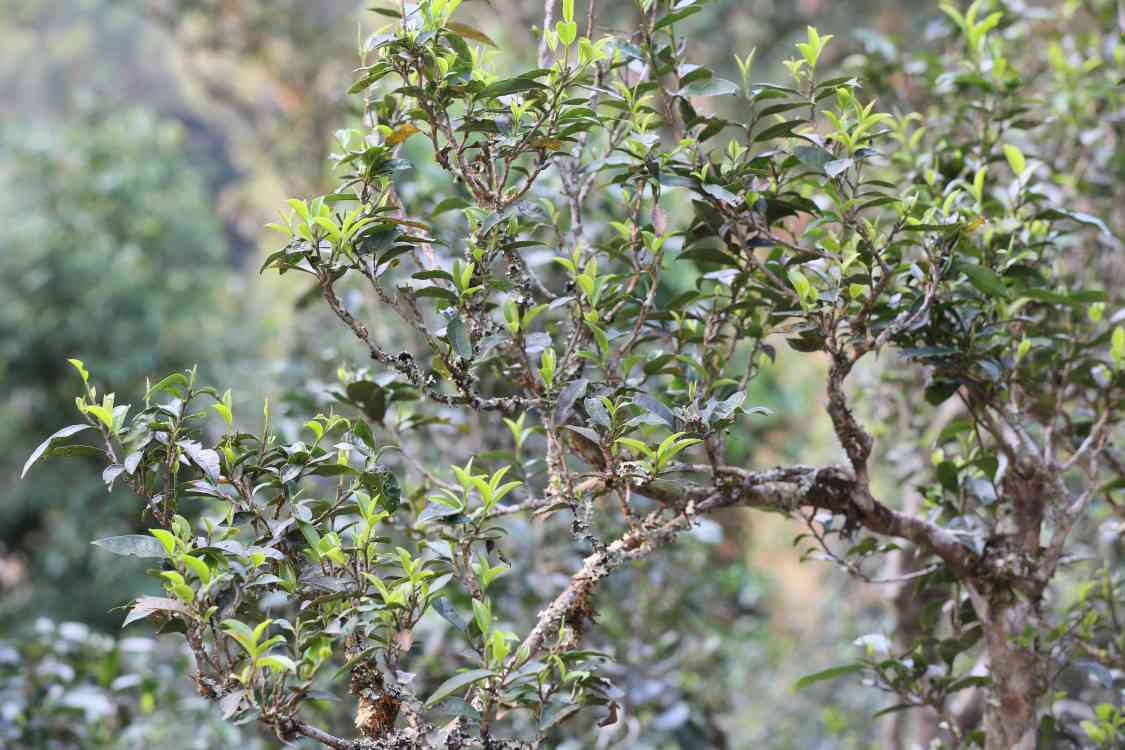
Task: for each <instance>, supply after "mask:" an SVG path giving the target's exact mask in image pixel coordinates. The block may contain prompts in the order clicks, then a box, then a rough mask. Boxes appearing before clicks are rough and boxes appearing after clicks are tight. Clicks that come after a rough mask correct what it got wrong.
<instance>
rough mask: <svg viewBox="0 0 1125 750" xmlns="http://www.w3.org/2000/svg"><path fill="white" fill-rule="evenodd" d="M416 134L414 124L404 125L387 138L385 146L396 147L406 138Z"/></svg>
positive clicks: (416, 129) (416, 130)
mask: <svg viewBox="0 0 1125 750" xmlns="http://www.w3.org/2000/svg"><path fill="white" fill-rule="evenodd" d="M417 132H418V128H416V127H414V123H410V122H408V123H406V124H405V125H403V126H402V127H401V128H399V129H398V130H396V131H395V132H393V133H391V134H390V135H388V136H387V140H386V144H387V145H388V146H397V145H398V144H400V143H402V142H404V141H405V140H406V139H407V138H409V137H410V136H412V135H414V134H415V133H417Z"/></svg>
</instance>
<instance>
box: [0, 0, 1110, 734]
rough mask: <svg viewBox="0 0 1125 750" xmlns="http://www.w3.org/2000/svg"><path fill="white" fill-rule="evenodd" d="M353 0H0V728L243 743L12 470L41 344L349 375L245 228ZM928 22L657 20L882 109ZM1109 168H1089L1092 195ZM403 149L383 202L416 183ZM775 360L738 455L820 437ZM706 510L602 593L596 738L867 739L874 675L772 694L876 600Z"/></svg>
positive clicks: (275, 377) (803, 444) (307, 187)
mask: <svg viewBox="0 0 1125 750" xmlns="http://www.w3.org/2000/svg"><path fill="white" fill-rule="evenodd" d="M1049 4H1051V3H1049ZM368 5H370V3H364V2H356V1H355V0H319V1H318V2H307V1H305V0H67V1H66V2H61V3H60V2H50V1H48V0H0V35H2V36H0V38H3V39H4V44H3V45H0V89H2V90H3V91H4V97H3V98H2V99H0V195H3V196H5V200H3V201H0V226H2V227H3V232H2V233H0V383H2V384H3V386H4V387H3V389H2V390H0V445H3V447H4V450H3V451H2V452H0V471H2V472H3V475H4V477H5V479H6V481H4V482H3V483H2V484H0V643H2V644H3V645H0V745H3V744H4V743H5V742H15V741H16V740H17V739H18V740H19V741H20V743H21V744H19V746H20V747H44V748H47V747H51V748H54V747H59V748H63V747H91V748H92V747H97V748H103V747H104V748H132V747H149V746H152V744H153V743H154V742H161V743H163V744H164V746H165V747H168V748H196V747H199V748H203V747H235V746H239V747H242V746H247V747H249V746H252V745H249V744H247V743H250V742H251V741H252V738H250V737H248V736H246V734H245V733H243V734H241V735H240V733H239V731H240V730H239V729H237V728H234V727H230V726H226V725H224V724H223V723H222V722H221V721H220V717H218V716H215V715H213V713H211V712H209V711H208V710H207V709H206V708H205V707H204V706H203V703H202V702H201V701H198V700H196V699H194V698H193V697H192V695H191V693H190V688H191V685H190V682H189V681H187V680H185V679H182V675H183V673H184V672H185V671H186V669H187V668H188V664H187V657H186V656H185V654H183V653H180V652H178V651H176V650H172V651H169V649H168V644H166V643H164V641H162V640H161V639H154V638H151V637H147V636H145V630H144V628H143V627H141V626H132V627H131V628H130V629H129V630H128V631H126V635H127V636H128V637H123V636H122V635H121V632H120V630H119V624H120V622H121V618H122V613H121V612H119V611H116V610H113V609H112V607H114V606H117V605H121V604H124V603H125V602H126V598H127V594H126V592H129V594H132V593H136V592H138V591H140V590H141V588H140V587H141V585H142V584H140V583H139V581H140V580H141V575H142V573H143V567H144V566H143V563H141V562H136V563H135V564H134V565H133V566H132V568H130V569H129V572H128V573H123V571H125V570H126V569H127V567H128V566H127V565H126V564H125V563H123V562H122V561H121V560H116V561H115V562H114V563H113V564H112V565H109V564H106V562H107V561H106V559H105V557H106V555H105V554H104V553H101V552H98V551H95V550H94V548H92V547H91V546H90V545H89V540H91V539H93V538H97V537H101V536H108V535H110V534H114V533H127V532H128V531H132V530H137V529H141V528H143V527H144V524H143V521H142V519H141V518H139V516H138V513H137V508H136V506H135V501H134V500H133V499H131V498H129V497H127V493H126V492H124V491H119V492H118V493H113V494H109V495H107V494H106V493H105V489H104V485H102V484H101V483H100V482H98V481H96V479H92V478H90V475H89V474H88V473H84V472H82V471H80V470H76V469H75V468H74V467H73V466H69V467H67V468H66V469H65V471H61V470H57V469H51V468H48V469H47V470H40V471H37V472H35V473H34V474H32V475H31V477H30V478H29V480H27V481H23V482H20V481H17V477H18V474H19V471H20V468H21V466H22V463H23V460H24V459H25V458H26V456H27V455H28V454H29V453H30V451H31V450H32V449H33V448H34V447H35V445H36V444H37V443H38V442H39V441H40V440H41V439H42V437H43V436H45V435H46V434H48V433H49V432H51V431H53V429H54V428H55V426H56V425H59V424H65V423H67V421H73V420H68V416H69V410H70V409H71V408H73V407H72V404H71V397H72V395H73V393H74V392H75V388H74V386H75V383H74V382H72V381H73V378H74V376H73V374H72V372H71V371H70V368H69V367H68V366H67V365H66V359H67V357H72V356H73V357H79V358H82V359H85V360H86V362H87V363H88V365H89V366H90V367H91V369H95V368H96V370H97V372H98V374H99V376H100V377H101V378H102V379H103V381H104V382H106V383H108V384H110V385H111V386H112V388H111V389H112V390H116V391H118V392H119V393H125V392H129V393H136V392H140V390H141V388H143V387H144V381H145V378H146V377H152V376H159V375H160V374H163V373H166V372H169V371H171V370H173V369H176V368H182V367H187V366H191V365H192V364H198V365H199V367H200V369H201V371H204V372H205V373H206V375H207V377H206V380H207V381H208V382H216V383H225V384H227V385H231V386H234V387H235V390H236V393H237V394H238V399H239V401H238V402H236V408H238V407H243V408H245V409H246V410H247V411H249V412H253V411H255V410H257V409H259V408H260V406H256V405H255V404H260V399H261V398H262V397H265V396H272V398H273V399H274V400H275V402H280V403H281V404H282V407H283V411H284V409H288V410H290V411H291V412H292V413H293V415H294V417H296V416H300V417H301V419H302V421H303V419H305V418H307V416H309V415H310V414H311V413H314V412H315V410H317V409H327V408H328V407H329V406H330V404H331V399H330V397H329V396H328V390H329V384H330V383H331V382H332V381H333V380H334V379H335V372H336V369H337V368H338V367H340V366H351V367H354V366H362V365H363V359H362V357H361V353H360V352H358V351H357V350H356V349H355V348H354V346H353V345H352V344H351V343H350V342H349V341H348V340H345V339H344V338H342V336H341V335H340V334H338V333H337V332H336V327H335V326H333V325H331V324H330V322H329V321H328V320H327V318H326V315H327V313H326V312H325V311H321V310H319V309H318V308H317V307H316V306H310V307H307V308H306V307H305V306H304V305H303V304H302V295H303V293H304V291H305V290H304V289H302V288H300V287H298V286H293V285H292V284H293V282H290V281H288V280H287V279H278V278H277V277H276V276H270V277H263V278H259V277H258V275H257V269H258V266H259V265H260V263H261V260H262V258H264V254H265V252H268V251H269V250H271V249H274V248H273V245H274V244H276V243H275V241H274V238H271V237H268V236H267V234H266V232H265V230H263V228H262V227H263V225H264V224H265V223H266V222H267V221H269V220H271V218H272V217H273V214H274V212H275V210H276V208H277V207H278V206H280V205H282V203H283V201H284V199H285V198H286V197H289V196H292V195H307V194H309V193H311V192H313V191H325V190H326V189H327V188H328V186H329V185H330V183H331V175H329V174H328V173H327V171H326V165H327V156H328V154H329V152H330V151H331V149H332V143H333V141H332V133H333V131H334V130H335V129H337V128H340V127H344V126H347V125H349V124H351V123H354V122H355V118H356V117H357V114H358V113H357V112H356V111H355V110H354V105H353V103H352V102H350V101H349V100H348V99H347V98H346V97H345V96H344V93H343V92H345V91H346V90H347V88H348V87H349V85H350V83H351V80H352V72H353V70H354V68H355V66H356V60H357V54H356V39H357V38H362V37H363V35H365V34H366V33H369V32H370V31H371V30H372V29H373V28H374V26H375V25H377V24H378V23H380V20H379V17H377V16H373V15H372V14H370V13H368V12H366V6H368ZM1021 5H1023V3H1021ZM1074 5H1075V6H1076V7H1077V6H1078V5H1080V3H1074ZM1095 5H1098V7H1101V6H1106V7H1108V6H1109V5H1110V3H1100V4H1098V3H1095ZM603 6H604V7H603V10H602V14H601V17H600V18H599V25H600V26H603V27H605V28H617V27H619V26H623V25H627V24H628V23H630V21H629V18H630V16H631V14H632V13H633V12H634V11H633V6H632V4H631V3H603ZM935 10H936V7H935V5H934V4H931V3H929V2H908V3H904V2H898V1H897V0H896V1H892V0H719V1H718V2H716V3H715V4H714V5H713V7H712V8H711V9H710V10H709V11H708V12H706V13H701V14H699V15H698V16H696V17H695V18H693V19H692V25H691V26H686V27H685V31H688V32H689V36H688V38H689V40H690V44H691V45H692V46H693V48H694V49H693V50H692V54H693V56H694V57H696V58H700V61H701V62H705V63H706V64H708V65H710V66H712V67H714V68H716V69H717V70H718V71H720V72H722V73H724V74H725V75H727V77H730V78H732V79H735V80H737V77H738V73H737V69H736V67H735V65H734V61H733V57H732V56H733V54H734V53H735V52H745V51H748V50H749V49H751V48H753V47H757V57H756V64H755V67H756V71H755V77H756V78H760V79H762V80H777V79H778V78H780V76H781V73H780V70H781V65H780V62H781V60H783V59H784V58H786V57H788V56H789V55H790V54H791V50H792V44H793V42H794V41H795V40H797V39H798V38H803V36H804V29H805V26H806V25H807V24H809V23H815V24H816V26H817V27H818V28H819V30H820V31H821V32H822V33H831V34H835V35H836V37H837V39H838V40H839V43H838V44H836V45H834V46H833V48H832V52H833V54H834V55H836V59H835V60H833V61H831V63H832V64H834V65H837V66H840V65H842V66H846V67H847V66H850V67H851V68H854V69H855V70H857V71H858V70H860V69H861V68H862V69H863V70H864V75H865V76H866V77H867V78H866V80H870V81H872V82H873V84H874V85H875V86H876V87H878V88H879V89H880V93H882V94H883V95H884V96H885V97H888V98H889V102H888V101H885V102H884V103H883V105H882V106H883V107H884V108H888V109H889V108H892V105H897V106H898V107H899V108H901V109H902V110H903V111H909V110H910V109H914V108H917V107H920V106H922V105H923V104H924V103H919V102H913V101H911V99H910V96H911V91H910V89H909V87H908V86H905V85H904V79H903V78H902V73H901V68H900V62H901V55H902V54H903V51H904V50H907V51H910V50H914V49H916V48H921V47H923V46H924V45H925V44H927V43H929V42H930V41H932V39H933V38H934V37H935V36H940V29H941V26H940V22H938V21H935V20H934V19H935V18H936V17H937V14H936V13H935ZM461 13H462V14H464V15H465V16H466V17H467V18H469V20H470V21H471V22H472V23H473V24H474V25H475V26H478V27H479V28H481V29H482V30H483V31H485V32H486V33H487V34H489V35H490V36H491V37H492V38H494V39H496V40H497V42H498V45H499V46H500V48H501V49H503V50H504V51H505V52H504V54H510V55H518V56H521V57H524V58H528V57H531V56H532V55H533V54H534V48H535V38H534V34H533V27H534V26H535V24H537V23H539V22H540V19H541V15H542V3H541V2H531V0H471V1H470V2H466V4H465V6H464V10H463V11H461ZM935 23H936V24H938V25H937V26H935V25H934V24H935ZM921 60H922V61H921V62H917V63H916V64H918V65H924V57H922V58H921ZM499 64H500V65H501V66H503V65H504V61H503V60H500V61H499ZM1057 104H1058V108H1059V110H1060V111H1064V112H1065V111H1066V109H1067V108H1068V107H1086V106H1090V103H1089V102H1058V103H1057ZM419 140H420V139H419ZM411 146H413V144H411ZM407 155H408V156H409V155H410V154H409V153H408V154H407ZM1121 160H1122V157H1121V156H1120V155H1119V156H1118V158H1117V160H1116V164H1117V171H1116V173H1113V171H1112V170H1111V171H1110V174H1109V175H1102V176H1100V177H1099V176H1098V175H1093V177H1094V178H1100V179H1107V180H1109V181H1111V183H1112V181H1114V180H1116V184H1120V177H1121V163H1120V162H1121ZM412 161H414V162H415V164H416V165H417V168H416V170H415V171H414V172H412V173H411V175H410V177H409V181H408V183H406V184H404V185H403V186H402V189H403V190H404V191H411V194H413V195H418V194H421V195H426V194H435V193H437V191H439V190H440V189H442V188H443V187H444V186H443V185H439V184H438V183H437V182H436V178H435V174H434V172H430V171H427V170H426V168H425V166H424V162H420V160H419V159H412ZM1106 161H1107V163H1110V164H1112V163H1113V159H1112V158H1111V159H1107V160H1106ZM438 197H440V196H438ZM372 322H373V323H374V325H375V326H376V327H379V323H380V321H378V320H375V321H372ZM788 361H789V360H787V357H786V356H785V352H784V351H782V352H779V357H778V364H777V367H776V368H775V369H774V370H773V371H772V372H771V373H767V375H765V376H763V377H760V378H758V379H756V380H755V381H754V384H755V388H757V389H758V392H754V393H751V394H750V401H751V402H752V403H755V404H767V405H769V406H770V407H771V408H772V409H773V412H774V416H773V417H772V418H770V419H768V420H760V421H755V422H754V425H755V428H754V432H753V433H751V434H746V435H744V436H742V439H741V441H740V445H741V450H744V451H746V452H747V454H749V453H751V452H752V453H753V455H754V460H755V462H756V463H758V464H760V465H768V464H770V463H774V462H776V463H780V462H782V461H786V460H789V461H792V460H801V461H803V462H806V463H813V462H816V461H817V460H819V459H820V458H824V457H827V458H829V459H830V458H831V457H833V456H835V454H836V447H835V445H834V443H833V441H832V438H831V434H830V431H829V429H828V426H827V424H826V423H825V424H822V425H818V424H817V423H815V422H812V421H811V420H812V419H813V417H812V416H811V415H813V414H815V413H817V412H818V411H819V409H818V408H817V407H818V405H819V402H820V400H821V398H822V395H821V393H820V392H819V390H818V389H819V384H820V383H821V382H822V379H821V378H820V377H819V375H818V373H804V372H799V371H798V372H794V371H792V369H791V368H787V362H788ZM298 384H300V385H301V386H302V388H301V391H300V393H298V391H297V389H295V388H294V386H296V385H298ZM310 386H311V387H310ZM310 393H311V394H312V396H309V395H308V394H310ZM795 425H800V427H801V429H791V428H792V427H793V426H795ZM810 425H812V429H809V426H810ZM445 434H446V436H447V437H448V439H451V440H452V439H456V435H455V433H454V432H453V431H452V430H449V431H447V433H445ZM904 474H905V472H904ZM884 480H885V481H898V478H897V477H886V478H884ZM721 522H722V523H721V524H716V523H706V524H704V525H703V526H701V527H700V528H699V529H698V530H697V531H696V533H695V534H694V537H693V538H692V539H690V540H684V541H683V542H682V543H680V544H678V545H677V546H676V547H675V549H674V551H673V552H672V553H671V554H669V555H666V556H663V557H661V558H659V559H657V560H653V561H650V562H647V563H645V564H643V565H638V566H636V567H634V568H632V569H629V570H628V571H626V572H624V573H622V574H620V575H618V576H617V577H615V578H614V579H613V580H612V581H611V583H610V584H609V585H608V586H607V589H606V591H605V593H604V595H603V596H602V597H601V601H602V603H603V607H602V609H601V610H600V611H599V615H598V622H599V625H600V630H601V631H602V635H601V636H600V637H602V638H604V639H606V640H607V641H610V642H612V643H613V644H614V645H615V648H616V650H617V651H618V653H619V654H620V656H621V659H620V661H621V663H622V664H623V665H633V666H634V667H635V668H633V669H630V670H629V671H628V672H627V673H626V672H624V671H623V672H622V674H620V675H616V676H615V677H616V678H617V679H618V680H619V687H621V688H622V689H623V690H624V691H625V697H624V698H623V699H622V702H623V704H624V705H625V707H626V709H627V711H626V713H627V716H628V718H627V721H628V722H631V724H630V725H629V727H628V728H627V731H628V732H629V733H630V735H629V736H630V740H629V741H628V742H626V743H625V745H623V746H629V747H635V748H696V747H732V748H734V747H761V748H791V747H801V748H819V747H824V748H828V747H833V748H868V747H892V746H894V745H892V744H887V738H888V737H889V736H890V734H892V733H894V732H896V731H897V730H896V729H895V728H894V727H891V726H890V724H889V722H890V721H891V719H880V720H873V719H872V718H871V716H872V714H873V713H874V712H875V711H876V710H878V708H879V707H880V706H879V704H878V703H876V702H875V701H876V700H877V698H878V696H877V695H875V694H874V693H873V692H862V691H858V690H853V691H845V692H832V688H831V687H825V688H823V689H819V690H808V691H802V692H801V693H799V694H793V693H792V692H791V691H790V686H791V685H792V684H793V682H794V681H795V680H796V679H797V678H798V677H799V676H800V675H802V674H805V673H807V672H811V671H815V670H816V669H820V668H824V667H827V666H830V665H832V664H834V663H838V662H839V661H840V660H841V658H846V657H847V653H846V651H845V649H846V648H847V646H846V644H848V643H850V642H851V641H852V640H853V639H854V638H856V637H857V636H860V635H862V634H864V633H871V632H889V631H890V629H891V623H892V622H893V618H894V616H895V611H896V608H895V606H894V598H893V596H892V595H890V594H888V592H887V591H885V590H880V589H875V588H872V587H870V586H864V585H861V584H859V583H858V582H855V581H853V580H850V579H848V577H847V576H845V575H844V574H842V573H841V572H839V571H838V570H837V569H835V568H833V567H830V566H826V565H821V564H817V563H800V562H799V560H798V558H797V555H796V554H794V552H793V549H792V541H793V537H794V536H795V535H796V534H797V533H799V529H797V528H796V527H795V526H794V525H792V524H790V523H789V522H787V521H785V520H784V519H780V518H778V519H774V518H772V517H767V518H762V517H757V518H755V519H754V521H753V525H751V522H750V519H749V518H748V517H747V516H744V515H741V514H740V513H736V512H732V513H730V514H729V515H728V516H727V517H725V518H722V519H721ZM528 531H529V533H527V534H523V535H521V534H513V539H514V540H515V539H519V540H524V541H523V544H526V545H528V549H524V550H520V549H513V550H512V552H513V553H514V554H526V555H528V556H529V558H534V557H535V549H534V547H535V545H536V543H537V540H536V535H535V534H536V530H534V529H529V530H528ZM513 546H516V545H515V543H513ZM1117 564H1118V565H1120V563H1119V562H1118V563H1117ZM535 570H536V571H539V570H540V566H537V567H536V568H535ZM699 570H707V571H709V574H708V575H707V576H704V577H699V576H697V575H695V574H694V573H693V571H699ZM538 574H539V573H538V572H536V573H535V575H538ZM543 575H551V573H543ZM553 575H556V576H558V575H561V571H557V572H555V573H553ZM123 576H126V577H127V578H128V579H129V580H124V579H123ZM892 593H893V592H892ZM615 602H624V603H625V604H614V603H615ZM55 623H63V624H55ZM638 633H640V634H643V636H644V637H643V638H638V637H637V634H638ZM840 644H845V646H840ZM326 710H331V709H326ZM344 713H345V714H346V713H347V711H346V710H345V711H344ZM584 746H585V747H592V746H594V745H584ZM575 747H577V746H575Z"/></svg>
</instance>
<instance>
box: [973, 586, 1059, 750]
mask: <svg viewBox="0 0 1125 750" xmlns="http://www.w3.org/2000/svg"><path fill="white" fill-rule="evenodd" d="M989 609H990V613H989V614H990V615H991V618H990V621H989V622H987V623H986V624H985V629H984V639H985V645H986V648H987V649H988V659H989V665H990V668H991V671H992V696H991V699H990V700H989V701H988V704H987V706H986V708H985V714H984V730H985V733H986V735H987V741H986V745H985V748H986V750H1034V748H1035V740H1036V733H1037V728H1038V725H1039V715H1038V712H1039V704H1040V702H1041V700H1042V698H1043V696H1044V694H1045V692H1046V680H1045V675H1044V664H1043V659H1042V656H1041V655H1040V654H1039V653H1038V652H1037V651H1036V644H1035V643H1034V642H1032V643H1025V642H1023V641H1021V640H1020V637H1021V635H1022V634H1023V633H1024V632H1025V631H1026V632H1036V631H1038V624H1039V612H1038V610H1037V607H1036V605H1035V604H1034V603H1032V602H1029V601H1027V600H1025V599H1022V598H1016V597H1014V596H1013V595H1011V594H1006V595H1005V596H1004V599H1001V600H998V599H996V598H994V599H993V600H992V601H991V602H990V607H989Z"/></svg>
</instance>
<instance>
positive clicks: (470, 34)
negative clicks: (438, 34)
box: [445, 21, 496, 47]
mask: <svg viewBox="0 0 1125 750" xmlns="http://www.w3.org/2000/svg"><path fill="white" fill-rule="evenodd" d="M445 28H447V29H449V30H450V31H452V32H453V33H454V34H456V35H457V36H459V37H461V38H462V39H472V40H473V41H474V42H480V43H481V44H487V45H488V46H489V47H495V46H496V42H494V41H492V39H491V38H490V37H489V36H488V34H485V33H484V32H483V31H481V30H480V29H474V28H473V27H472V26H470V25H468V24H467V23H458V22H457V21H449V22H447V23H446V24H445Z"/></svg>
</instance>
